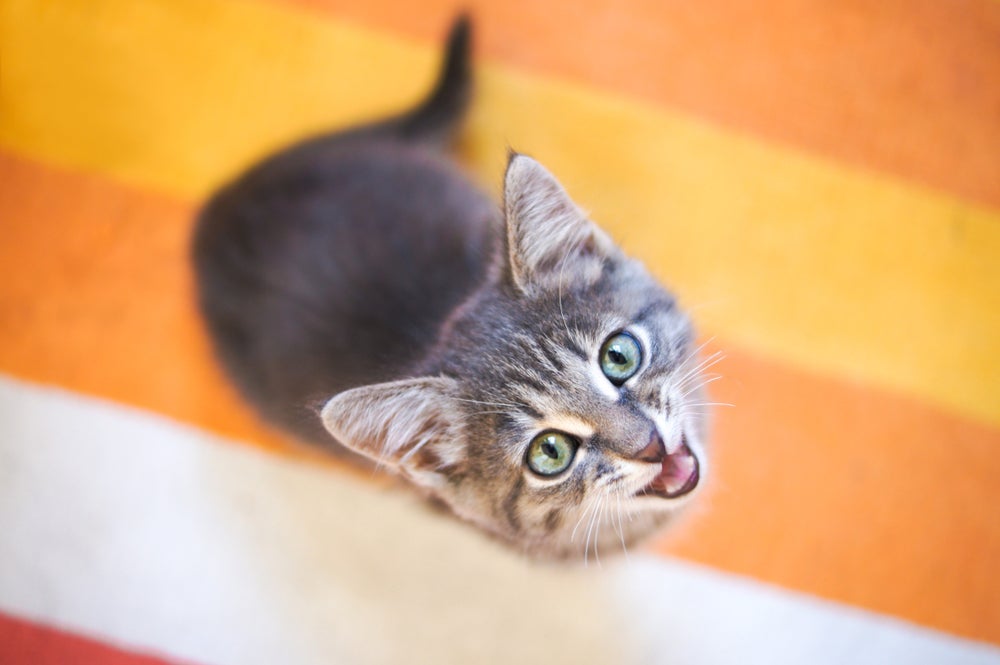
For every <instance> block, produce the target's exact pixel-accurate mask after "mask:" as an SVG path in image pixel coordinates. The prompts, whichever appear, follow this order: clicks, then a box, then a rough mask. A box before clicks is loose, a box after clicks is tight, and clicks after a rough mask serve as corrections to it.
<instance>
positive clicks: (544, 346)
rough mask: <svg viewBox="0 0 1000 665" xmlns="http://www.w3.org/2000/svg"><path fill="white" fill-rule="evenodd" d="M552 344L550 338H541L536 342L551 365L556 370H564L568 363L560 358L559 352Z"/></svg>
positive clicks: (536, 345) (540, 351)
mask: <svg viewBox="0 0 1000 665" xmlns="http://www.w3.org/2000/svg"><path fill="white" fill-rule="evenodd" d="M552 344H553V343H552V342H551V341H550V340H547V339H540V340H538V341H537V342H536V344H535V347H536V348H537V349H538V351H539V353H541V355H542V356H544V357H545V360H546V362H547V363H548V365H549V367H551V368H552V369H553V370H554V371H556V372H562V371H563V370H565V369H566V365H565V364H564V363H563V361H562V360H560V359H559V353H558V352H557V351H556V350H555V349H553V348H552Z"/></svg>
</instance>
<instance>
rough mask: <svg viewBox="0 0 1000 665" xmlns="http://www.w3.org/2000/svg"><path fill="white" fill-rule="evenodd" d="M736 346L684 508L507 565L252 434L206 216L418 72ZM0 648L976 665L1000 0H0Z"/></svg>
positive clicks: (994, 511)
mask: <svg viewBox="0 0 1000 665" xmlns="http://www.w3.org/2000/svg"><path fill="white" fill-rule="evenodd" d="M459 7H467V8H469V9H470V11H471V13H472V15H473V18H474V20H475V23H476V29H477V45H476V49H477V72H476V73H477V81H478V89H477V97H476V101H475V105H474V107H473V110H472V114H471V117H470V122H469V125H468V131H467V132H466V135H465V137H464V139H463V143H462V146H461V151H460V152H461V158H462V161H463V163H464V164H465V165H466V166H467V167H468V168H469V170H470V172H471V173H472V175H473V177H474V178H476V180H477V181H479V182H480V183H482V185H483V187H484V188H486V189H487V190H488V191H491V192H494V193H496V191H497V185H498V183H499V180H500V175H501V172H502V168H503V164H504V157H505V153H506V146H508V145H509V146H512V147H515V148H517V149H518V150H522V151H524V152H528V153H530V154H532V155H534V156H535V157H537V158H538V159H540V160H541V161H542V162H543V163H545V164H546V165H547V166H548V167H549V168H550V169H551V170H552V171H553V172H554V173H555V174H557V175H558V176H559V177H560V178H561V179H562V180H563V182H564V184H565V185H566V186H567V189H568V190H569V191H570V193H571V194H572V195H573V196H574V197H575V199H576V200H577V201H578V202H579V203H580V204H581V205H582V206H584V207H585V208H587V209H588V210H589V211H590V213H591V216H592V218H594V219H595V220H597V221H598V222H599V223H601V224H602V225H603V226H604V227H605V228H607V229H608V230H609V231H610V232H611V234H612V235H613V236H615V237H616V238H617V239H618V240H619V241H620V242H621V243H622V244H623V245H624V247H625V248H626V249H627V250H628V251H629V252H631V253H632V254H634V255H636V256H639V257H640V258H642V259H644V260H645V261H646V262H647V264H648V265H649V266H650V267H651V268H652V269H653V270H654V272H656V274H657V275H658V276H660V277H661V278H662V279H663V280H664V281H665V282H666V283H668V284H670V285H672V286H673V287H674V288H675V289H676V290H677V291H678V292H679V293H680V295H681V299H682V302H683V303H685V304H686V305H687V306H688V307H689V308H691V309H692V310H693V312H694V316H695V319H696V321H697V323H698V326H699V329H700V330H701V332H702V335H703V337H704V339H705V340H710V341H709V349H710V351H714V350H720V351H722V352H724V353H725V360H724V361H723V363H722V364H721V365H720V371H721V372H722V373H723V374H724V377H725V378H724V379H722V380H720V381H718V382H716V383H714V384H713V386H712V387H713V389H714V390H713V393H712V394H713V397H714V398H717V399H718V400H719V401H722V402H728V403H731V404H734V405H735V406H734V407H733V408H724V409H719V412H718V413H717V417H716V421H715V435H714V438H715V451H716V461H715V464H714V465H713V468H714V469H715V471H716V472H715V474H714V478H713V479H712V484H711V487H710V492H709V496H708V498H707V500H706V501H704V502H703V503H702V505H701V508H700V510H699V511H698V512H697V514H695V515H694V516H692V518H691V519H689V520H688V521H687V523H686V524H685V525H684V527H683V528H682V529H680V530H679V531H676V532H674V533H672V534H668V535H667V536H666V537H664V538H662V539H660V540H659V541H657V542H654V543H651V544H650V545H648V546H647V547H645V548H643V549H641V550H637V551H634V552H630V553H629V556H628V558H624V557H612V556H610V553H609V556H606V557H604V558H603V560H602V562H601V564H600V565H594V563H593V562H591V564H590V565H589V566H588V567H586V568H583V567H579V568H576V567H566V566H552V565H539V564H532V563H529V562H526V561H522V560H520V559H518V558H516V557H514V556H512V555H510V554H509V553H507V552H506V551H503V550H499V549H497V548H496V547H495V546H494V545H492V544H491V543H488V542H485V541H484V540H483V539H482V538H480V537H478V536H477V535H476V534H474V533H472V532H471V531H470V530H469V529H467V528H463V527H461V526H459V525H456V524H454V523H453V522H452V521H450V520H446V519H442V518H441V517H440V516H438V515H435V514H432V513H429V512H428V511H426V510H425V509H424V508H423V507H422V506H420V505H419V504H417V503H416V502H414V500H413V499H412V498H410V497H409V496H408V495H406V494H405V493H399V492H397V491H394V490H393V489H391V488H389V487H387V486H386V483H385V482H383V481H380V480H378V479H373V478H371V477H369V476H367V475H361V474H357V473H355V472H352V471H350V470H348V469H345V468H342V467H338V466H336V465H335V464H334V463H333V462H331V461H329V460H326V459H324V458H322V457H320V456H318V455H317V454H315V453H312V452H310V451H307V450H302V449H301V448H299V447H296V446H295V445H294V444H293V443H292V442H290V441H288V440H285V439H283V438H282V437H281V436H279V435H277V434H275V433H274V432H270V431H268V430H266V429H265V428H264V427H263V426H262V425H261V424H260V423H258V422H257V420H256V419H255V418H254V417H253V415H252V414H250V413H249V412H248V411H247V409H246V408H245V407H243V406H242V405H241V404H240V403H239V402H238V400H237V399H236V398H235V396H234V394H233V392H232V390H231V389H230V388H229V387H228V386H227V385H226V383H225V381H224V380H223V379H222V377H221V375H220V374H219V372H218V370H217V368H216V367H215V365H214V363H213V362H212V359H211V357H210V354H209V352H208V347H207V343H206V340H205V338H204V334H203V332H202V330H201V327H200V325H199V322H198V319H197V317H196V315H195V312H194V308H193V303H192V295H191V294H192V277H191V274H190V270H189V266H188V264H187V262H186V258H185V247H186V242H187V237H188V235H189V233H190V229H191V220H192V214H193V212H194V210H195V209H196V208H197V206H198V203H199V201H201V200H202V198H203V197H204V196H205V194H206V193H207V192H209V191H211V189H212V188H213V187H214V186H216V185H217V184H219V183H220V182H222V181H223V180H224V179H226V178H227V177H229V176H230V175H232V174H233V173H235V172H236V171H238V170H239V169H240V168H242V167H243V166H245V165H246V164H247V163H249V162H250V161H251V160H253V159H255V158H256V157H259V156H260V155H262V154H264V153H266V152H267V151H269V150H271V149H273V148H275V147H277V146H279V145H281V144H282V143H284V142H287V141H289V140H291V139H294V138H296V137H299V136H302V135H303V134H306V133H309V132H312V131H316V130H318V129H321V128H327V127H331V126H336V125H340V124H344V123H349V122H353V121H356V120H359V119H364V118H370V117H372V116H374V115H377V114H380V113H383V112H385V111H388V110H397V109H399V108H402V107H403V106H405V105H407V104H409V103H412V102H413V101H414V100H416V99H417V98H419V97H420V95H421V94H422V93H423V92H424V91H425V90H426V88H427V86H428V85H429V84H430V82H431V80H432V78H433V75H434V72H435V68H436V66H437V61H438V57H439V51H440V42H441V39H442V36H443V34H444V32H445V31H446V29H447V26H448V24H449V23H450V20H451V19H452V17H453V16H454V15H455V14H456V13H457V11H458V9H459ZM0 267H2V268H3V277H2V279H0V663H4V664H5V665H6V664H7V663H11V664H20V663H32V664H35V663H115V664H118V663H121V664H125V663H130V664H131V663H171V664H174V663H191V664H196V665H198V664H200V665H213V664H223V663H226V664H229V663H232V664H243V663H251V664H253V663H261V664H264V663H317V664H318V663H401V662H406V663H414V662H416V663H425V662H426V663H445V664H447V663H514V662H518V663H521V662H523V663H529V662H539V663H559V662H567V663H568V662H574V663H581V662H583V663H670V664H674V663H679V664H684V663H852V664H856V663H873V664H874V663H1000V3H997V2H996V1H995V0H949V1H947V2H945V1H943V0H937V1H935V0H909V1H905V2H904V1H903V0H884V1H882V2H877V3H872V2H862V1H860V0H841V1H840V2H809V1H807V0H756V1H755V2H749V1H743V0H700V1H699V2H689V1H685V0H629V1H628V2H621V3H617V2H610V1H608V0H575V1H574V2H569V1H568V0H548V1H547V2H544V3H540V2H535V1H531V0H504V1H500V0H474V1H471V2H463V3H459V2H456V1H455V0H424V1H423V2H420V3H411V2H402V1H401V0H366V2H363V3H354V2H346V1H344V0H243V1H237V0H0Z"/></svg>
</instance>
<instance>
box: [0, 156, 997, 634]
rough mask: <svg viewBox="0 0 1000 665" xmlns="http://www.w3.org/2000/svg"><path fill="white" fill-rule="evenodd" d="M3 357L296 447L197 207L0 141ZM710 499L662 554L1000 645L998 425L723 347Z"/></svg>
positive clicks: (13, 366) (5, 363)
mask: <svg viewBox="0 0 1000 665" xmlns="http://www.w3.org/2000/svg"><path fill="white" fill-rule="evenodd" d="M0 182H3V183H4V185H5V190H6V192H5V193H6V196H5V197H4V198H3V199H2V200H0V219H2V220H5V222H4V228H3V236H4V238H5V242H4V243H3V244H2V245H0V264H2V265H4V266H6V267H7V273H6V275H7V276H6V278H5V280H4V281H3V282H0V317H2V318H0V370H2V371H5V372H9V373H12V374H15V375H19V376H22V377H25V378H28V379H31V380H34V381H41V382H47V383H54V384H58V385H62V386H65V387H68V388H71V389H74V390H77V391H80V392H84V393H90V394H97V395H102V396H105V397H108V398H111V399H113V400H116V401H119V402H123V403H126V404H133V405H137V406H140V407H143V408H147V409H151V410H154V411H158V412H160V413H164V414H167V415H169V416H172V417H174V418H177V419H180V420H184V421H188V422H191V423H194V424H197V425H199V426H202V427H205V428H208V429H212V430H216V431H219V432H223V433H225V434H228V435H230V436H234V437H238V438H241V439H245V440H249V441H252V442H255V443H256V444H258V445H263V446H266V447H268V448H270V449H272V450H279V451H280V450H287V446H286V444H284V443H282V441H281V439H280V438H279V437H276V436H275V435H273V434H267V433H266V432H265V430H264V429H263V428H261V427H260V426H259V425H257V424H256V423H255V421H254V419H253V418H252V417H251V416H249V415H248V413H247V411H246V409H244V408H243V407H241V406H240V405H239V404H238V403H237V401H236V399H235V398H234V396H233V394H232V392H231V390H230V389H228V388H227V387H226V386H225V384H224V382H223V381H222V379H221V377H220V376H219V373H218V372H217V371H216V370H215V368H214V365H213V364H212V362H211V359H210V357H209V353H208V350H207V347H206V344H205V340H204V339H203V336H202V334H201V332H200V327H199V325H198V322H197V320H196V316H195V312H194V309H193V307H192V304H191V301H192V298H191V280H190V275H189V272H188V269H187V267H186V265H187V263H186V260H185V258H184V256H185V245H186V237H187V235H188V232H189V229H190V220H191V213H192V210H191V208H190V207H188V206H185V205H183V204H179V203H177V202H172V201H169V200H167V199H164V198H162V197H160V196H154V195H150V194H146V193H142V192H137V191H134V190H131V189H126V188H125V187H123V186H120V185H115V184H111V183H109V182H107V181H103V180H100V179H98V178H95V177H92V176H88V175H79V174H68V173H65V172H59V171H56V170H54V169H51V168H44V167H40V166H38V165H34V164H31V163H29V162H27V161H23V160H21V159H19V158H15V157H11V156H4V155H3V154H2V153H0ZM724 370H725V371H726V373H727V374H728V375H729V376H730V378H728V379H726V380H725V381H723V382H720V383H721V384H722V385H721V387H720V388H719V389H718V390H717V391H716V396H717V397H720V398H722V399H726V400H729V401H732V402H733V403H736V404H738V406H737V407H736V408H735V409H731V410H725V409H723V410H720V413H719V424H718V436H717V437H716V438H717V440H718V441H719V444H718V466H719V468H720V473H719V474H718V478H719V481H718V484H719V489H718V491H717V492H716V493H715V499H714V507H713V509H712V510H711V511H708V512H707V514H706V515H705V516H704V519H703V521H702V522H701V523H700V524H699V525H698V526H696V527H694V528H693V529H692V530H691V531H689V532H687V536H686V537H684V538H682V540H680V541H679V542H677V543H674V544H673V545H671V546H669V547H668V548H667V550H666V551H670V552H674V553H678V554H681V555H683V556H686V557H690V558H693V559H697V560H700V561H703V562H705V563H708V564H710V565H714V566H718V567H722V568H727V569H730V570H735V571H738V572H742V573H747V574H749V575H753V576H755V577H758V578H761V579H765V580H769V581H773V582H776V583H778V584H784V585H787V586H791V587H794V588H797V589H801V590H804V591H808V592H812V593H817V594H821V595H825V596H828V597H831V598H837V599H841V600H847V601H849V602H852V603H858V604H861V605H864V606H866V607H871V608H875V609H879V610H883V611H886V612H890V613H893V614H897V615H899V616H903V617H907V618H910V619H913V620H915V621H920V622H923V623H926V624H929V625H932V626H936V627H939V628H944V629H947V630H950V631H953V632H955V633H959V634H962V635H967V636H971V637H975V638H982V639H989V640H993V641H997V642H1000V615H998V613H997V610H998V608H997V607H996V606H995V603H994V604H993V605H991V601H994V600H995V599H996V598H997V597H1000V587H998V580H997V577H996V576H995V575H994V574H993V567H994V564H995V561H997V560H1000V521H998V520H997V518H996V510H995V507H996V506H997V505H1000V486H998V485H997V484H996V483H995V482H994V480H995V478H998V477H1000V454H998V451H1000V432H997V431H995V430H990V429H988V428H985V427H982V426H977V425H974V424H972V423H970V422H966V421H962V420H960V419H957V418H955V417H949V416H946V415H944V414H941V413H938V412H936V411H933V410H931V409H930V408H928V407H927V406H926V405H922V404H920V403H917V402H912V401H906V400H904V399H901V398H899V397H895V396H892V395H888V394H885V393H881V392H877V391H875V390H872V389H869V388H865V387H863V386H850V385H845V384H841V383H838V382H835V381H832V380H829V379H825V378H821V377H815V376H809V375H806V374H804V373H801V372H795V371H791V370H789V369H787V368H783V367H782V366H780V365H778V364H775V363H770V362H765V361H762V360H757V359H754V358H753V357H752V356H749V355H745V354H743V353H741V352H739V351H732V350H730V358H729V360H727V361H726V363H725V367H724Z"/></svg>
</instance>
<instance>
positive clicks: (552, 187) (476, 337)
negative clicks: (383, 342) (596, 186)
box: [322, 155, 706, 557]
mask: <svg viewBox="0 0 1000 665" xmlns="http://www.w3.org/2000/svg"><path fill="white" fill-rule="evenodd" d="M504 224H505V230H506V234H505V240H506V242H505V243H504V249H505V251H504V253H503V256H502V257H501V260H500V262H499V265H498V268H497V271H496V274H495V279H494V280H493V281H492V282H491V283H490V285H489V286H488V287H486V288H484V289H482V290H481V291H480V292H478V293H477V294H476V296H475V297H473V298H472V299H470V301H469V302H467V303H466V304H465V305H463V306H462V307H461V308H460V309H459V310H458V311H457V312H456V313H455V314H454V315H453V316H452V318H451V319H450V320H449V321H448V323H447V324H446V327H445V331H444V333H443V335H442V337H441V340H440V343H439V345H438V347H437V348H436V350H435V352H434V353H433V354H432V355H433V361H432V368H431V369H432V371H431V373H430V375H429V376H424V377H420V378H413V379H407V380H402V381H394V382H391V383H383V384H376V385H370V386H364V387H361V388H355V389H353V390H349V391H346V392H344V393H341V394H339V395H337V396H335V397H334V398H332V399H331V400H330V401H329V402H328V403H327V404H326V406H325V407H324V409H323V412H322V417H323V421H324V423H325V425H326V427H327V429H328V430H329V431H330V433H331V434H333V436H334V437H335V438H336V439H337V440H339V441H340V442H342V443H343V444H345V445H347V446H348V447H350V448H352V449H354V450H355V451H357V452H360V453H362V454H364V455H367V456H368V457H371V458H373V459H375V460H377V461H378V462H379V463H380V464H382V465H384V466H386V467H390V468H393V469H395V470H396V471H397V472H399V473H401V474H402V475H404V476H405V477H407V478H408V479H410V480H411V481H412V482H413V483H415V484H416V485H418V486H419V487H421V488H423V489H424V490H425V491H426V492H427V493H429V494H431V495H432V496H434V497H436V498H438V499H439V500H441V501H443V502H444V503H445V504H447V505H448V506H449V507H450V508H451V510H452V511H454V512H455V513H456V514H457V515H459V516H461V517H463V518H465V519H467V520H469V521H470V522H473V523H475V524H477V525H479V526H480V527H482V528H484V529H485V530H486V531H488V532H490V533H491V534H494V535H495V536H498V537H499V538H500V539H502V540H504V541H506V542H508V543H510V544H512V545H514V546H515V547H517V548H519V549H521V550H523V551H525V552H528V553H531V554H536V555H542V556H575V557H592V556H594V554H596V553H597V552H598V551H603V552H611V551H614V550H615V549H617V550H619V551H620V550H621V549H622V548H624V547H625V546H626V545H629V544H631V543H633V542H634V541H635V540H637V539H638V538H641V537H642V536H645V535H647V534H649V533H650V532H652V531H653V530H655V529H656V528H658V527H660V526H662V525H663V524H665V523H666V522H668V521H669V520H670V519H671V518H672V517H673V516H674V515H676V514H677V511H678V510H679V509H680V508H682V507H683V506H684V505H686V504H687V503H689V502H690V500H691V497H692V495H693V494H696V493H697V489H698V487H699V486H700V484H701V483H702V482H703V480H704V476H705V472H706V457H705V445H704V425H703V417H702V414H701V411H700V406H701V404H700V403H701V401H702V397H701V384H702V379H701V374H700V371H699V364H698V361H697V360H696V359H695V356H696V354H695V349H693V348H692V339H693V335H692V331H691V326H690V323H689V321H688V318H687V317H686V316H685V315H684V314H683V313H681V312H680V311H679V310H678V309H677V307H676V306H675V302H674V299H673V297H672V296H671V295H670V294H669V293H668V292H666V291H665V290H664V289H663V288H662V287H661V286H660V285H659V284H658V283H657V282H656V281H655V280H654V279H653V278H652V277H651V276H650V275H649V274H648V273H647V271H646V270H645V268H644V267H643V266H642V265H641V264H640V263H639V262H638V261H635V260H633V259H630V258H628V257H627V256H625V254H624V253H623V252H622V251H621V250H620V249H619V248H618V247H617V246H616V245H615V244H614V242H613V241H612V240H611V239H610V238H609V237H608V236H607V235H606V234H605V233H604V232H603V231H602V230H601V229H599V228H598V227H597V226H596V225H595V224H593V223H592V222H591V221H589V220H588V219H587V216H586V215H585V214H584V213H583V212H582V211H581V210H580V209H579V208H578V207H577V206H576V205H575V204H574V203H573V202H572V200H570V198H569V197H568V195H567V194H566V192H565V191H564V190H563V188H562V187H561V186H560V185H559V183H558V182H557V181H556V180H555V179H554V178H553V177H552V176H551V175H550V174H549V173H548V171H546V170H545V169H544V168H543V167H542V166H541V165H539V164H538V163H537V162H535V161H534V160H532V159H531V158H529V157H525V156H523V155H513V156H512V157H511V160H510V163H509V165H508V168H507V173H506V177H505V187H504Z"/></svg>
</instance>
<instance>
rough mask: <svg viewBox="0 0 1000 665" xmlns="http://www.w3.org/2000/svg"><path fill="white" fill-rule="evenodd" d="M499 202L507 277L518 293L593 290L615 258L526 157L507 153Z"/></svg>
mask: <svg viewBox="0 0 1000 665" xmlns="http://www.w3.org/2000/svg"><path fill="white" fill-rule="evenodd" d="M503 199H504V206H503V207H504V219H505V223H506V226H507V237H506V240H507V252H508V256H509V266H510V275H511V278H512V280H513V282H514V284H515V285H516V286H517V287H518V288H519V289H520V290H521V291H522V292H525V293H530V292H531V291H533V290H535V289H537V288H541V289H551V288H555V287H557V286H559V285H561V284H576V285H583V286H587V285H589V284H592V283H593V282H595V281H596V280H597V279H598V278H599V277H600V276H601V271H602V270H603V267H604V262H605V261H606V260H607V259H608V258H610V257H612V256H616V255H617V254H618V252H619V250H618V248H617V247H616V246H615V244H614V242H613V241H612V240H611V238H609V237H608V235H607V234H606V233H604V231H602V230H601V229H600V228H598V226H597V225H596V224H594V223H593V222H591V221H590V220H589V219H587V215H586V214H585V213H584V212H583V211H582V210H581V209H580V208H579V207H578V206H577V205H576V204H575V203H574V202H573V200H572V199H571V198H570V197H569V194H567V193H566V190H565V189H563V187H562V185H560V184H559V181H558V180H556V179H555V177H553V176H552V174H551V173H549V172H548V171H547V170H546V169H545V167H544V166H542V165H541V164H539V163H538V162H537V161H535V160H534V159H532V158H531V157H528V156H527V155H521V154H518V153H511V155H510V160H509V161H508V163H507V173H506V175H505V176H504V196H503Z"/></svg>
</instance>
